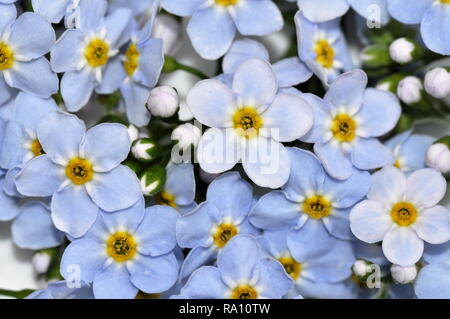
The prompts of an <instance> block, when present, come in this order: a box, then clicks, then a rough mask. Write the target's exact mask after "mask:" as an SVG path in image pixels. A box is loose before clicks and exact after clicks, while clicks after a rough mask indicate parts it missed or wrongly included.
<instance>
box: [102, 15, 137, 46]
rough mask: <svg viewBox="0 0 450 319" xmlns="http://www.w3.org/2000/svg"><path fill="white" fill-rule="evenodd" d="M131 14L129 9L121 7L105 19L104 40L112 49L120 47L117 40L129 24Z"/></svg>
mask: <svg viewBox="0 0 450 319" xmlns="http://www.w3.org/2000/svg"><path fill="white" fill-rule="evenodd" d="M131 14H132V12H131V10H130V9H129V8H124V7H122V8H118V9H116V10H114V11H113V12H111V13H110V14H108V15H107V16H106V17H105V21H104V28H105V29H106V36H105V39H106V40H107V41H108V42H109V43H110V44H111V46H112V47H116V46H118V45H120V43H119V42H120V41H119V40H120V38H121V36H122V35H123V33H124V32H125V30H126V28H127V27H128V25H129V23H130V20H131Z"/></svg>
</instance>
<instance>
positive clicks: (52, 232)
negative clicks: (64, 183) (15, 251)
mask: <svg viewBox="0 0 450 319" xmlns="http://www.w3.org/2000/svg"><path fill="white" fill-rule="evenodd" d="M20 211H21V213H20V215H19V216H18V217H17V218H16V219H15V220H14V222H13V224H12V225H11V232H12V236H13V240H14V243H15V244H16V245H17V246H19V247H20V248H23V249H33V250H38V249H44V248H50V247H56V246H58V245H60V244H62V243H63V241H64V234H63V233H61V232H60V231H58V230H57V229H56V228H55V226H53V222H52V219H51V217H50V210H49V209H48V207H46V206H45V205H44V204H42V203H41V202H38V201H31V202H27V203H26V204H24V205H23V206H22V207H21V208H20Z"/></svg>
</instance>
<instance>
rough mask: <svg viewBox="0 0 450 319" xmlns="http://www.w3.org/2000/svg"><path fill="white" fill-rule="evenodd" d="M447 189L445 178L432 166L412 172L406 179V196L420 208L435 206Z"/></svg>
mask: <svg viewBox="0 0 450 319" xmlns="http://www.w3.org/2000/svg"><path fill="white" fill-rule="evenodd" d="M446 190H447V183H446V181H445V178H444V177H443V176H442V175H441V173H439V172H438V171H436V170H434V169H432V168H423V169H420V170H418V171H415V172H414V173H412V174H411V175H410V176H409V177H408V179H407V180H406V197H405V199H406V200H408V201H411V202H412V203H414V204H415V205H417V206H418V207H419V208H425V207H426V208H428V207H433V206H435V205H436V204H437V203H439V201H440V200H441V199H442V198H444V195H445V192H446Z"/></svg>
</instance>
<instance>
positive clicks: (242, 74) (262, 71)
mask: <svg viewBox="0 0 450 319" xmlns="http://www.w3.org/2000/svg"><path fill="white" fill-rule="evenodd" d="M277 91H278V83H277V76H276V74H275V72H274V71H273V69H272V67H271V65H270V64H269V62H267V61H264V60H261V59H249V60H247V61H245V62H244V63H242V64H241V65H240V66H239V68H238V69H237V70H236V73H235V74H234V78H233V92H235V93H236V94H237V95H238V97H239V104H240V105H241V106H254V107H257V108H258V107H259V108H264V107H267V106H268V105H269V104H270V103H272V101H273V99H274V98H275V94H276V93H277Z"/></svg>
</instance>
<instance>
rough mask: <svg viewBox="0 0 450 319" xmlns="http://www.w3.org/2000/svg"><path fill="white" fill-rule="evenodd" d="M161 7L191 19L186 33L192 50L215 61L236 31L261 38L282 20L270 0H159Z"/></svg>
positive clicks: (278, 25)
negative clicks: (192, 47) (160, 0)
mask: <svg viewBox="0 0 450 319" xmlns="http://www.w3.org/2000/svg"><path fill="white" fill-rule="evenodd" d="M161 5H162V7H163V8H164V9H165V10H167V11H168V12H170V13H173V14H176V15H179V16H192V17H191V19H190V21H189V24H188V26H187V33H188V35H189V38H190V39H191V42H192V45H193V46H194V49H195V50H196V51H197V52H198V53H199V54H200V55H201V56H202V57H203V58H205V59H209V60H216V59H218V58H220V57H221V56H223V55H224V54H225V53H226V52H227V51H228V49H229V48H230V46H231V43H232V42H233V39H234V36H235V34H236V29H237V30H238V31H239V33H240V34H242V35H244V36H263V35H267V34H269V33H271V32H274V31H279V30H280V29H281V28H282V27H283V17H282V15H281V12H280V10H279V9H278V7H277V5H276V4H274V3H273V1H271V0H191V1H186V0H162V2H161Z"/></svg>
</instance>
